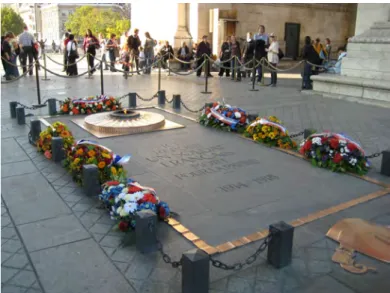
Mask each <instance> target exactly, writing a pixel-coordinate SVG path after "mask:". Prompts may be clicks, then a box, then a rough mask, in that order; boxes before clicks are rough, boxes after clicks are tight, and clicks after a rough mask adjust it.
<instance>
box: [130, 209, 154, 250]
mask: <svg viewBox="0 0 390 293" xmlns="http://www.w3.org/2000/svg"><path fill="white" fill-rule="evenodd" d="M135 223H136V227H137V228H136V229H135V239H136V248H137V250H138V251H139V252H141V253H150V252H154V251H157V242H156V233H157V229H156V225H157V215H156V213H155V212H152V211H151V210H142V211H140V212H138V213H137V214H136V215H135Z"/></svg>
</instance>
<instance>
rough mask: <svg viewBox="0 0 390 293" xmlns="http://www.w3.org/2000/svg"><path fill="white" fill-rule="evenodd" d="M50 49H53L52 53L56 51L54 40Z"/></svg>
mask: <svg viewBox="0 0 390 293" xmlns="http://www.w3.org/2000/svg"><path fill="white" fill-rule="evenodd" d="M51 49H52V50H53V54H54V53H55V52H56V42H54V40H53V42H51Z"/></svg>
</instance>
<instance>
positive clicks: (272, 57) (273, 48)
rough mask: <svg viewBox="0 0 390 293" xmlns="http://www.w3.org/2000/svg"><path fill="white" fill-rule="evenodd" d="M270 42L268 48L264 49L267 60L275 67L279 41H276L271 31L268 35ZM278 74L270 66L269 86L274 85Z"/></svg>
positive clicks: (277, 60) (277, 59)
mask: <svg viewBox="0 0 390 293" xmlns="http://www.w3.org/2000/svg"><path fill="white" fill-rule="evenodd" d="M269 38H270V41H271V44H270V46H269V48H268V49H266V51H267V52H268V53H267V58H268V62H269V63H270V64H271V65H272V66H273V67H276V66H277V65H278V63H279V43H278V42H277V41H276V36H275V35H274V34H273V33H272V34H270V36H269ZM277 79H278V75H277V73H276V70H275V69H274V68H271V84H269V86H271V87H276V83H277Z"/></svg>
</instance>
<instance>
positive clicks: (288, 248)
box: [267, 221, 294, 269]
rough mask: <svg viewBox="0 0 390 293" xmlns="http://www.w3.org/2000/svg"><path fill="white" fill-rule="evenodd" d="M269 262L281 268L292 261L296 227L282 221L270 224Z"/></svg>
mask: <svg viewBox="0 0 390 293" xmlns="http://www.w3.org/2000/svg"><path fill="white" fill-rule="evenodd" d="M269 233H270V234H271V235H272V237H271V240H270V241H269V243H268V254H267V260H268V263H270V264H271V265H273V266H274V267H275V268H277V269H280V268H283V267H285V266H287V265H289V264H290V263H291V256H292V247H293V237H294V227H293V226H290V225H289V224H287V223H285V222H283V221H281V222H279V223H276V224H272V225H270V226H269Z"/></svg>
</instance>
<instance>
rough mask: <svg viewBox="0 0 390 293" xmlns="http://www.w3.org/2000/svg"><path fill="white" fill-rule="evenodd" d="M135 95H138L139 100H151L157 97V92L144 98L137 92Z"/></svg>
mask: <svg viewBox="0 0 390 293" xmlns="http://www.w3.org/2000/svg"><path fill="white" fill-rule="evenodd" d="M136 95H137V97H138V98H139V99H140V100H142V101H144V102H150V101H152V100H153V99H155V98H157V93H155V94H154V95H153V96H152V97H151V98H150V99H145V98H143V97H141V96H140V95H139V94H136Z"/></svg>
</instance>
